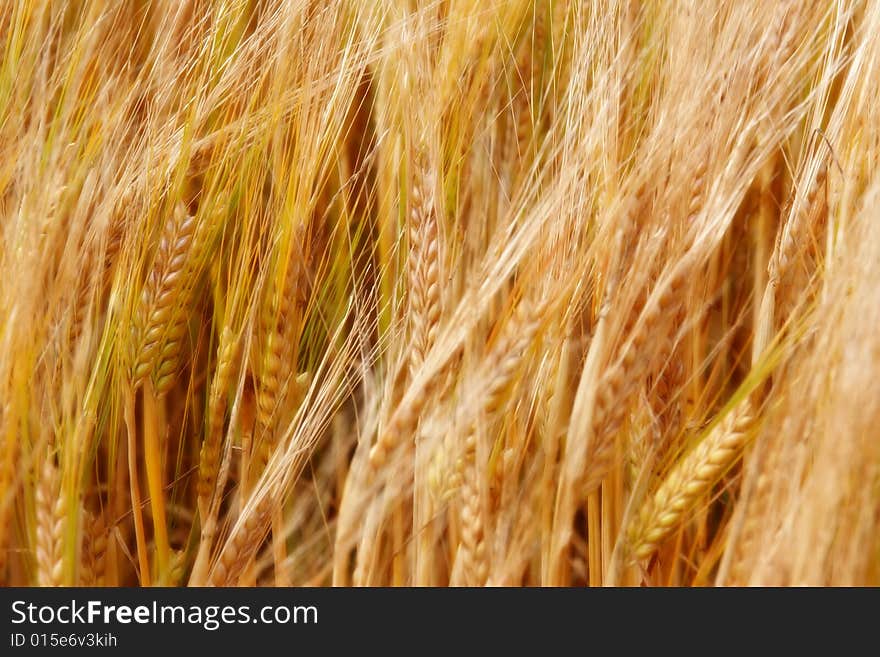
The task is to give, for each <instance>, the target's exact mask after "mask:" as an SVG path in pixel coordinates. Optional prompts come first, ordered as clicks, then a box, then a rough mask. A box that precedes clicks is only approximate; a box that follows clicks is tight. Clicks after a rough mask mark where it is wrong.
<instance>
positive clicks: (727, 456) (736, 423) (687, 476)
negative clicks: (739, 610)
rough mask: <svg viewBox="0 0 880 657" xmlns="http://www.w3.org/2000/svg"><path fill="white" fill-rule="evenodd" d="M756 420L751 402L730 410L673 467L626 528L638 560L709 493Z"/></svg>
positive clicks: (730, 463) (654, 549)
mask: <svg viewBox="0 0 880 657" xmlns="http://www.w3.org/2000/svg"><path fill="white" fill-rule="evenodd" d="M753 420H754V415H753V411H752V409H751V406H750V405H749V402H748V401H744V402H741V404H740V406H738V407H736V408H734V409H733V410H732V411H730V412H729V413H728V414H727V416H726V417H725V418H724V419H723V420H722V421H721V422H720V423H718V425H716V427H715V428H714V429H713V430H712V431H711V432H709V434H708V435H707V436H706V437H705V438H704V439H703V440H701V441H700V443H699V444H698V445H697V446H696V447H695V448H694V449H693V450H692V451H691V452H689V453H688V454H686V455H685V456H684V457H683V458H682V459H681V460H680V461H679V462H678V463H676V465H675V466H674V467H673V468H672V470H671V471H670V472H669V474H668V475H667V476H666V477H665V478H664V480H663V482H662V483H661V484H660V486H659V487H658V488H657V489H656V490H655V491H654V493H652V494H651V495H650V496H649V497H648V499H647V500H646V502H645V503H644V504H643V505H642V508H641V510H640V511H639V513H638V515H637V516H636V518H634V520H633V522H632V524H631V525H630V527H629V529H628V531H627V534H626V535H627V545H628V549H629V550H630V552H631V554H632V555H633V556H634V557H635V558H637V559H646V558H647V557H649V556H650V555H651V554H653V553H654V552H655V551H656V550H657V549H658V548H659V547H660V544H661V543H662V541H663V540H664V539H665V538H666V537H667V536H669V535H670V534H671V533H672V532H673V531H675V529H676V528H677V527H678V526H679V524H680V523H681V521H682V520H683V519H684V518H685V516H686V514H687V513H688V512H689V511H690V510H691V509H693V508H694V506H695V505H696V503H697V502H698V501H699V500H700V499H702V498H703V497H704V496H705V495H706V494H708V493H709V492H710V491H711V489H712V486H714V485H715V484H716V483H717V482H718V480H719V479H720V478H721V476H722V475H723V474H724V473H725V472H727V470H728V469H729V468H730V466H731V465H732V464H733V462H734V461H735V460H736V459H737V458H738V457H739V456H740V454H741V453H742V448H743V446H744V445H745V444H746V442H747V441H748V439H749V436H750V435H751V433H750V430H751V428H752V427H751V425H752V423H753Z"/></svg>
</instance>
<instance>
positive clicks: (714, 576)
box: [0, 0, 880, 586]
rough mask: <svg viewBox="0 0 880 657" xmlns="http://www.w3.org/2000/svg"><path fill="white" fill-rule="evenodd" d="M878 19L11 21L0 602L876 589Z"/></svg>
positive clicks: (572, 2)
mask: <svg viewBox="0 0 880 657" xmlns="http://www.w3.org/2000/svg"><path fill="white" fill-rule="evenodd" d="M878 35H880V2H878V0H821V1H820V0H816V1H807V2H802V1H799V0H791V1H780V2H766V1H765V0H738V1H736V2H733V1H727V2H725V1H721V0H714V1H700V0H674V1H664V0H486V1H483V0H367V1H361V0H324V1H317V0H211V1H209V0H179V1H178V0H67V1H54V0H4V1H3V2H2V6H0V55H2V57H0V234H2V240H0V582H2V583H4V584H7V585H76V584H82V585H107V586H118V585H138V584H140V585H187V584H189V585H217V586H235V585H341V586H348V585H435V586H445V585H454V586H455V585H465V586H482V585H503V586H520V585H552V586H555V585H575V586H580V585H591V586H595V585H673V586H701V585H747V584H764V585H802V584H811V585H826V584H840V585H860V584H880V383H878V381H880V329H878V325H880V173H878V171H877V170H876V167H877V164H878V157H880V103H878V102H877V98H878V97H880V36H878Z"/></svg>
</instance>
